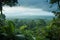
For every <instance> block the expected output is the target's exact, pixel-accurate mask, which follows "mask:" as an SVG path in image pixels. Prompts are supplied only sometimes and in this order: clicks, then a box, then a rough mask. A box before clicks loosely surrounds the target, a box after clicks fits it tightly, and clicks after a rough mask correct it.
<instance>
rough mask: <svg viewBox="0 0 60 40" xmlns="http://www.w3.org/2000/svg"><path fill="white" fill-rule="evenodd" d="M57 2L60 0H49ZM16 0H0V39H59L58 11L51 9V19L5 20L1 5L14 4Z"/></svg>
mask: <svg viewBox="0 0 60 40" xmlns="http://www.w3.org/2000/svg"><path fill="white" fill-rule="evenodd" d="M54 3H56V4H58V9H60V0H50V4H54ZM16 4H18V1H17V0H0V40H60V11H52V12H53V13H54V14H55V17H54V18H53V19H52V20H44V19H37V20H35V19H34V20H31V19H29V20H20V19H14V20H7V19H6V16H5V15H4V14H3V11H2V10H3V6H4V5H9V6H10V7H12V6H16Z"/></svg>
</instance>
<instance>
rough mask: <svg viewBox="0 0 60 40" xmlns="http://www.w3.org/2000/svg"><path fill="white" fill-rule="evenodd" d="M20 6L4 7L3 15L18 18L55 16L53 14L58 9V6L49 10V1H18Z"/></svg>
mask: <svg viewBox="0 0 60 40" xmlns="http://www.w3.org/2000/svg"><path fill="white" fill-rule="evenodd" d="M18 5H20V6H15V7H7V6H4V7H3V13H4V14H5V15H6V16H7V17H13V16H14V17H17V16H36V15H38V16H39V15H41V16H54V14H53V13H52V12H51V11H53V10H55V9H57V7H56V6H54V7H52V8H49V7H50V6H51V4H49V0H18Z"/></svg>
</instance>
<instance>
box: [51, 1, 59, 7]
mask: <svg viewBox="0 0 60 40" xmlns="http://www.w3.org/2000/svg"><path fill="white" fill-rule="evenodd" d="M50 3H52V4H54V3H57V4H58V7H59V8H60V0H50Z"/></svg>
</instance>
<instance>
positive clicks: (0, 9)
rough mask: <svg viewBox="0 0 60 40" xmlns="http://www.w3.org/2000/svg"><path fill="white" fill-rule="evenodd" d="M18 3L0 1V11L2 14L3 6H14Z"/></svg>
mask: <svg viewBox="0 0 60 40" xmlns="http://www.w3.org/2000/svg"><path fill="white" fill-rule="evenodd" d="M17 3H18V0H0V11H1V14H2V10H3V8H2V7H3V5H9V6H14V5H16V4H17Z"/></svg>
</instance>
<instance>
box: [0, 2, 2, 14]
mask: <svg viewBox="0 0 60 40" xmlns="http://www.w3.org/2000/svg"><path fill="white" fill-rule="evenodd" d="M0 11H1V15H2V1H0Z"/></svg>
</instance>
